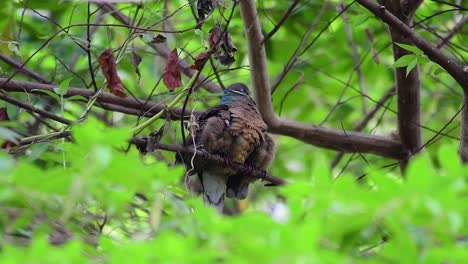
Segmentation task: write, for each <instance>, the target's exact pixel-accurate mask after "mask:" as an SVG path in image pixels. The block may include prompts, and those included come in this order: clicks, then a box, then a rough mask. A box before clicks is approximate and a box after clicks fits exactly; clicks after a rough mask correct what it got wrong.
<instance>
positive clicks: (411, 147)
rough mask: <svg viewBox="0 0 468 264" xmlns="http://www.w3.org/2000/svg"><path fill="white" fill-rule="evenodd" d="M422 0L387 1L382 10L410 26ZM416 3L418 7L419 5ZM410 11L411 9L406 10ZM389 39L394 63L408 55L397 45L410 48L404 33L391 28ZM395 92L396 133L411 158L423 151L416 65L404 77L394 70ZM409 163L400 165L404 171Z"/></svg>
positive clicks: (397, 70) (400, 69)
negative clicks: (407, 1) (410, 3)
mask: <svg viewBox="0 0 468 264" xmlns="http://www.w3.org/2000/svg"><path fill="white" fill-rule="evenodd" d="M421 2H422V1H421V0H418V1H413V3H414V5H413V6H412V7H411V9H410V7H409V6H405V5H402V4H401V2H400V0H390V1H387V2H386V5H385V7H386V8H387V10H388V11H390V12H391V13H392V14H393V15H394V16H396V17H398V19H400V20H401V22H403V23H404V24H405V25H406V26H408V27H412V26H413V15H414V12H416V9H417V8H418V6H419V4H421ZM418 3H419V4H418ZM409 9H410V10H409ZM390 36H391V38H392V44H393V58H394V60H395V61H397V60H398V59H400V58H401V57H403V56H405V55H408V54H411V52H410V51H408V50H406V49H403V48H401V47H399V46H398V45H397V43H403V44H408V45H412V44H413V41H412V40H411V39H408V37H407V36H406V34H403V33H402V32H401V31H400V30H396V29H395V28H394V27H390ZM394 71H395V79H396V91H397V97H398V133H399V137H400V141H401V143H402V144H403V147H404V148H406V149H407V150H408V151H409V152H410V153H411V154H412V155H413V154H415V153H417V152H418V151H420V150H422V145H423V143H422V134H421V127H420V126H419V124H420V123H421V93H420V84H421V81H420V79H419V66H418V65H416V66H415V67H414V68H413V69H412V70H411V72H409V73H408V74H406V67H399V68H395V70H394ZM407 162H408V160H405V161H404V162H402V163H400V165H401V168H402V169H404V168H405V166H406V163H407Z"/></svg>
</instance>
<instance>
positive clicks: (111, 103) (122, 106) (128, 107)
mask: <svg viewBox="0 0 468 264" xmlns="http://www.w3.org/2000/svg"><path fill="white" fill-rule="evenodd" d="M6 80H7V79H5V78H0V84H1V83H4V82H5V81H6ZM55 87H56V86H55V85H49V84H40V83H33V82H26V81H15V80H11V81H9V82H8V83H6V84H3V85H2V86H0V90H4V91H7V92H23V93H32V94H41V95H45V94H44V93H42V92H41V90H44V91H49V92H53V93H54V88H55ZM74 95H81V96H83V97H85V98H88V99H89V98H91V97H92V96H94V95H95V92H94V91H92V90H89V89H84V88H74V87H70V88H69V89H68V90H67V93H66V94H65V95H64V97H65V98H68V97H70V96H74ZM97 105H98V106H100V107H102V108H105V109H109V110H113V111H119V112H123V113H128V114H134V115H144V113H150V114H152V115H153V114H156V113H158V112H160V111H161V110H164V109H165V105H164V104H163V103H154V102H150V101H146V100H143V99H138V98H133V97H130V96H129V97H125V98H121V97H118V96H115V95H113V94H111V93H107V92H102V93H101V94H100V95H99V97H98V98H97ZM194 112H197V111H194ZM181 113H182V110H181V109H179V108H174V109H172V110H171V111H169V113H168V114H170V117H171V119H174V120H180V116H181ZM184 118H185V117H184ZM186 118H188V115H187V116H186Z"/></svg>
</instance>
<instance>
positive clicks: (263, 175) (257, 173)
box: [19, 131, 286, 186]
mask: <svg viewBox="0 0 468 264" xmlns="http://www.w3.org/2000/svg"><path fill="white" fill-rule="evenodd" d="M70 136H71V133H70V131H62V132H58V133H51V134H50V135H40V136H33V137H27V138H24V139H20V140H19V145H21V146H26V145H30V144H34V143H38V142H43V141H49V140H53V139H58V138H66V137H70ZM130 143H131V144H133V145H135V146H136V147H137V148H138V149H139V150H146V149H147V147H148V144H149V140H148V139H147V138H138V137H133V138H132V139H130ZM150 144H151V145H152V146H149V147H150V148H151V149H153V150H155V149H162V150H166V151H171V152H176V153H183V154H188V155H193V154H195V155H196V156H198V157H202V158H203V159H208V160H210V161H211V162H214V163H216V164H220V165H226V161H225V160H224V159H223V158H222V157H221V156H217V155H212V154H209V153H206V152H202V151H199V150H194V149H193V148H191V147H183V146H180V145H172V144H165V143H160V142H152V143H150ZM227 166H229V167H232V168H234V169H237V170H245V168H244V165H241V164H235V163H232V164H229V165H227ZM245 173H246V174H248V175H249V176H253V177H256V178H259V179H262V180H265V181H268V182H270V183H271V184H270V185H273V186H277V185H283V184H285V183H286V181H285V180H283V179H281V178H278V177H275V176H272V175H271V174H269V173H267V172H266V171H261V170H253V171H252V172H245Z"/></svg>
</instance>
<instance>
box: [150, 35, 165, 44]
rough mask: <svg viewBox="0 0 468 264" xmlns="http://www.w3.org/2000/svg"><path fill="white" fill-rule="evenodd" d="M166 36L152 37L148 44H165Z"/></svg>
mask: <svg viewBox="0 0 468 264" xmlns="http://www.w3.org/2000/svg"><path fill="white" fill-rule="evenodd" d="M166 39H167V38H166V36H163V35H161V34H158V35H157V36H156V37H154V38H153V39H152V40H151V41H150V43H155V44H160V43H164V42H166Z"/></svg>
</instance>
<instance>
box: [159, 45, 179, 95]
mask: <svg viewBox="0 0 468 264" xmlns="http://www.w3.org/2000/svg"><path fill="white" fill-rule="evenodd" d="M163 82H164V84H165V85H166V87H167V89H169V91H171V92H172V91H174V89H175V88H176V87H180V86H182V80H181V76H180V71H179V55H178V54H177V48H175V49H174V50H173V51H172V52H171V54H169V57H168V58H167V64H166V67H165V68H164V71H163Z"/></svg>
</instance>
